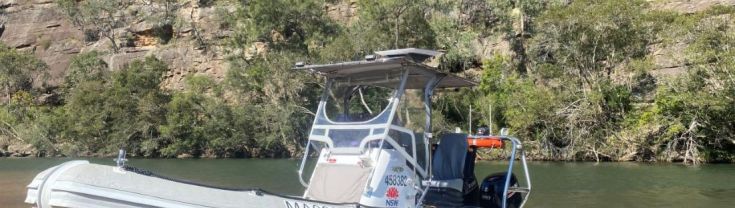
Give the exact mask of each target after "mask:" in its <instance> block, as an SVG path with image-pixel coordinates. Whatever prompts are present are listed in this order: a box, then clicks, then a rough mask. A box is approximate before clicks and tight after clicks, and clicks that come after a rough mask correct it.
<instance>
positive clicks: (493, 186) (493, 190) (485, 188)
mask: <svg viewBox="0 0 735 208" xmlns="http://www.w3.org/2000/svg"><path fill="white" fill-rule="evenodd" d="M506 175H507V172H500V173H493V174H490V175H488V176H487V177H485V179H483V180H482V183H480V206H482V207H486V208H501V207H503V196H502V195H503V190H504V188H505V178H506ZM509 185H510V187H517V186H518V179H517V178H516V176H515V174H512V175H511V177H510V184H509ZM505 197H506V198H507V199H506V203H507V206H506V207H508V208H517V207H519V206H521V203H523V196H522V195H521V193H516V192H511V191H509V192H508V195H507V196H505Z"/></svg>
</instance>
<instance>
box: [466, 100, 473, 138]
mask: <svg viewBox="0 0 735 208" xmlns="http://www.w3.org/2000/svg"><path fill="white" fill-rule="evenodd" d="M469 129H470V131H468V132H467V134H469V135H472V104H470V128H469Z"/></svg>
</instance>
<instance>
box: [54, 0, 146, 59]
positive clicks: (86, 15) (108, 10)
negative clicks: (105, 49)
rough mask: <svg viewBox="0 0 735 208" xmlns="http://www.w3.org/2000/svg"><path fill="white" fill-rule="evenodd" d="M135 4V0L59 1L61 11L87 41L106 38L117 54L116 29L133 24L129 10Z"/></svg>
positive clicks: (118, 47)
mask: <svg viewBox="0 0 735 208" xmlns="http://www.w3.org/2000/svg"><path fill="white" fill-rule="evenodd" d="M133 3H135V1H134V0H117V1H112V0H86V1H77V0H59V1H57V4H58V5H59V8H61V11H62V12H64V14H66V15H67V16H68V17H69V18H70V19H71V21H72V23H73V24H74V25H75V26H77V27H79V28H81V30H82V31H83V32H84V34H85V36H86V37H85V40H88V41H96V40H97V39H98V37H105V38H107V40H109V41H110V47H111V48H112V49H113V51H115V52H119V50H120V46H119V45H118V44H117V43H118V42H117V35H116V32H115V29H117V28H120V27H123V26H125V25H129V24H130V23H131V22H132V15H131V14H130V13H129V11H128V10H127V9H128V8H129V7H130V6H131V5H132V4H133Z"/></svg>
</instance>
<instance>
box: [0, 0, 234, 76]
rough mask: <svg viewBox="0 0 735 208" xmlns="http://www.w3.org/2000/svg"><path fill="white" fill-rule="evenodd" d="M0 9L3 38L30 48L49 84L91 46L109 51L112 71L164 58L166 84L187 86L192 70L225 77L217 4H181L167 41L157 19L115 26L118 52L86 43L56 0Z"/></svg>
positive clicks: (9, 2)
mask: <svg viewBox="0 0 735 208" xmlns="http://www.w3.org/2000/svg"><path fill="white" fill-rule="evenodd" d="M136 6H137V8H140V5H136ZM0 9H2V12H0V14H1V15H0V16H2V17H0V42H2V43H3V44H5V45H7V46H9V47H13V48H16V49H18V50H21V51H28V52H31V53H33V54H34V55H36V56H37V57H38V58H40V59H41V60H43V61H44V62H45V63H46V64H47V65H49V68H50V72H49V75H50V77H49V83H48V84H50V85H52V86H53V85H58V84H59V83H60V82H61V81H62V80H63V77H64V75H65V72H66V69H67V68H68V66H69V64H70V59H71V58H72V57H73V56H74V55H76V54H78V53H80V52H87V51H92V50H96V51H99V52H103V54H105V55H104V56H103V59H104V61H105V62H107V63H108V65H109V66H110V70H117V69H120V68H121V67H122V66H124V65H125V64H127V63H130V62H131V61H132V60H135V59H138V58H143V57H146V56H155V57H157V58H159V59H161V60H162V61H164V62H166V63H168V64H169V67H170V68H171V70H170V71H169V72H168V73H167V74H166V75H165V77H166V79H165V80H164V82H163V87H165V88H170V89H181V88H183V87H184V84H183V78H184V77H186V76H187V75H189V74H203V75H207V76H210V77H212V78H214V79H215V80H221V79H223V78H224V68H225V66H226V65H225V64H224V62H223V56H224V55H223V52H222V50H221V49H220V48H221V47H219V46H218V42H219V40H221V39H223V38H225V37H227V36H226V35H227V34H228V33H227V31H221V30H220V29H219V28H218V26H219V24H218V23H217V22H216V15H215V8H214V7H199V5H198V1H196V0H191V1H186V2H184V3H182V4H181V8H180V9H179V10H178V12H177V15H176V18H177V19H178V20H179V21H180V22H182V24H180V26H177V27H169V29H170V32H171V33H172V34H171V35H172V37H171V38H172V39H171V40H170V41H168V43H165V44H164V43H163V41H161V40H160V38H159V37H158V36H157V35H155V34H154V30H153V28H154V24H152V23H150V22H148V21H147V20H145V19H144V18H138V21H137V22H135V23H134V24H131V25H128V26H123V27H121V28H118V29H116V30H115V33H116V36H117V37H119V38H118V40H116V42H118V43H120V44H119V45H121V46H122V48H121V50H120V52H118V53H112V52H111V51H112V50H110V44H109V41H108V40H107V39H106V38H100V39H99V40H97V41H94V42H85V37H84V34H83V33H82V31H81V29H80V28H79V27H77V26H75V25H74V24H72V22H71V21H70V20H69V18H68V17H67V16H66V15H65V14H63V13H62V12H61V10H60V8H58V6H57V4H55V3H54V1H52V0H33V1H27V0H24V1H21V0H0ZM225 10H227V8H225ZM141 16H142V15H141ZM3 23H4V24H3ZM195 34H196V35H195ZM203 44H206V46H202V45H203Z"/></svg>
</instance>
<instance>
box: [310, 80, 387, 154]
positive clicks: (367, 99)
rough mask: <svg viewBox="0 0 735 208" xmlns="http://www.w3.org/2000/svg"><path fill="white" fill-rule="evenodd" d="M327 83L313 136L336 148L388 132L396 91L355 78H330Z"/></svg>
mask: <svg viewBox="0 0 735 208" xmlns="http://www.w3.org/2000/svg"><path fill="white" fill-rule="evenodd" d="M327 86H328V87H327V89H325V92H324V94H323V95H322V101H321V102H320V108H319V110H318V111H317V118H316V122H315V123H314V124H315V126H314V127H313V128H312V133H311V136H312V138H314V137H318V138H323V139H326V140H329V141H331V143H332V145H333V147H335V148H358V147H360V144H361V143H362V142H363V141H364V140H366V139H369V138H372V139H379V138H381V137H380V135H384V134H385V133H386V132H387V129H386V128H387V127H388V126H387V125H388V124H389V123H390V120H391V115H392V114H393V113H392V111H391V110H392V106H393V103H394V99H393V98H394V97H395V95H396V90H394V89H391V88H386V87H380V86H372V85H361V84H360V83H359V82H355V81H354V80H332V81H331V82H330V83H329V84H328V85H327Z"/></svg>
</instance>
